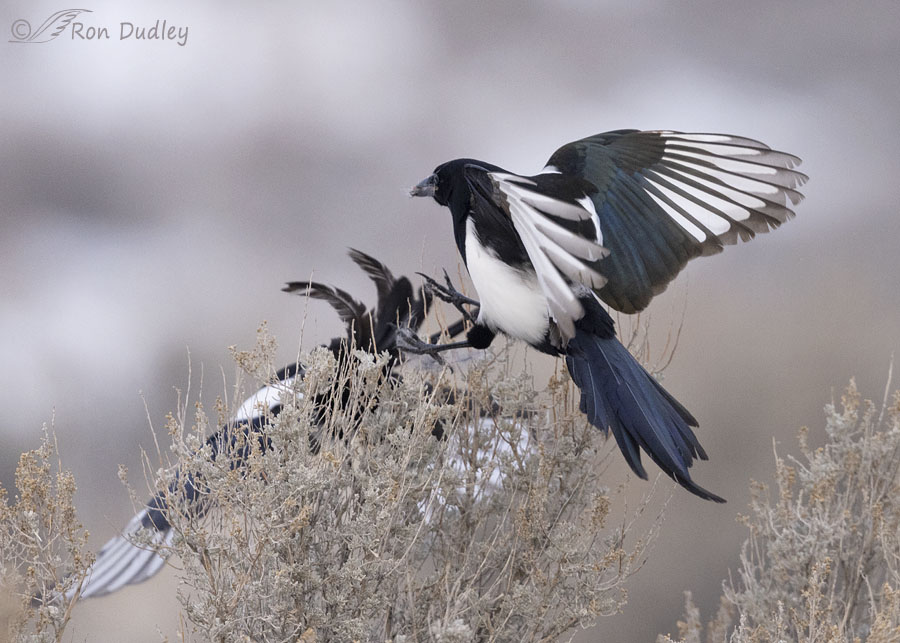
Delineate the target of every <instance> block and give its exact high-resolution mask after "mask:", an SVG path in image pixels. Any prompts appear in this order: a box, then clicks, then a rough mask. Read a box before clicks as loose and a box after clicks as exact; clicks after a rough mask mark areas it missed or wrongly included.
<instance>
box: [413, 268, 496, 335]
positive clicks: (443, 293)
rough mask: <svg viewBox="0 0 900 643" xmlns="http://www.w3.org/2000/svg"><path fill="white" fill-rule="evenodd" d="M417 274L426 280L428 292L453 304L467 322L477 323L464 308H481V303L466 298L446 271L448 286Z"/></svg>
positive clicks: (445, 279) (424, 275)
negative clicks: (454, 285)
mask: <svg viewBox="0 0 900 643" xmlns="http://www.w3.org/2000/svg"><path fill="white" fill-rule="evenodd" d="M417 274H418V275H419V276H420V277H422V278H423V279H424V280H425V288H426V290H428V292H430V293H431V294H432V295H434V296H435V297H437V298H438V299H441V300H442V301H446V302H447V303H448V304H452V305H453V307H454V308H456V310H458V311H459V312H460V314H461V315H462V316H463V318H464V319H465V320H466V321H468V322H471V323H473V324H474V323H475V318H474V317H473V316H472V314H471V313H470V312H469V311H468V310H466V309H465V308H464V307H463V306H476V307H480V306H481V302H480V301H478V300H476V299H472V298H471V297H466V296H465V295H464V294H462V293H461V292H459V291H458V290H457V289H456V288H454V287H453V282H452V281H450V275H448V274H447V271H446V270H444V281H445V282H446V284H447V285H446V286H442V285H441V284H439V283H438V282H437V281H435V280H434V279H432V278H431V277H429V276H428V275H426V274H423V273H421V272H420V273H417Z"/></svg>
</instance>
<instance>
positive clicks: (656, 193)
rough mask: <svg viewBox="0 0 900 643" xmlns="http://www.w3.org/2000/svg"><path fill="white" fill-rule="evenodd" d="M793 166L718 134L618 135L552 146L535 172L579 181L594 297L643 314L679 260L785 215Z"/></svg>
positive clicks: (793, 184) (747, 235)
mask: <svg viewBox="0 0 900 643" xmlns="http://www.w3.org/2000/svg"><path fill="white" fill-rule="evenodd" d="M799 163H800V159H799V158H797V157H796V156H792V155H790V154H785V153H783V152H777V151H774V150H772V149H770V148H769V147H768V146H767V145H765V144H763V143H760V142H759V141H754V140H751V139H748V138H742V137H739V136H730V135H727V134H685V133H681V132H669V131H649V132H641V131H637V130H618V131H614V132H606V133H604V134H598V135H596V136H591V137H588V138H585V139H581V140H579V141H575V142H573V143H569V144H568V145H564V146H563V147H561V148H559V149H558V150H557V151H556V152H554V153H553V155H552V156H551V157H550V160H549V161H548V162H547V167H546V168H545V169H544V172H548V173H553V172H558V173H561V174H563V175H568V176H576V177H580V178H582V179H584V180H586V181H588V182H590V183H592V184H593V185H594V186H595V187H596V191H595V192H594V193H593V194H591V200H592V201H593V204H594V207H595V209H596V212H597V218H598V220H599V226H600V228H601V230H602V239H603V245H604V246H605V247H606V248H608V249H609V251H610V255H609V257H607V258H606V259H604V260H603V262H602V263H601V265H600V271H601V272H602V274H603V275H604V276H605V277H606V278H607V280H608V282H607V284H606V286H605V287H604V288H603V289H602V290H601V291H600V292H599V293H598V294H599V295H600V297H601V298H602V299H603V301H605V302H606V303H607V304H609V305H610V306H612V307H613V308H615V309H616V310H620V311H622V312H626V313H631V312H636V311H639V310H642V309H643V308H644V307H646V306H647V304H648V303H649V302H650V299H651V298H652V297H653V296H654V295H656V294H658V293H660V292H662V291H663V290H664V289H665V287H666V285H667V284H668V283H669V282H670V281H671V280H672V279H673V278H674V277H675V275H677V274H678V273H679V272H680V271H681V269H682V268H684V266H685V264H686V263H687V262H688V260H690V259H692V258H694V257H697V256H701V255H708V254H713V253H716V252H720V251H721V250H722V246H723V244H733V243H736V242H737V239H738V238H740V239H741V240H742V241H747V240H749V239H751V238H753V236H754V235H755V234H756V233H758V232H767V231H769V230H770V229H773V228H777V227H778V226H779V225H781V224H782V223H784V222H785V221H786V220H787V219H789V218H791V217H792V216H793V215H794V213H793V211H792V210H791V207H792V206H794V205H796V204H797V203H799V202H800V200H801V199H802V198H803V195H802V194H800V192H798V191H797V188H798V187H799V186H801V185H802V184H803V183H804V182H805V181H806V178H807V177H806V175H804V174H802V173H800V172H798V171H796V170H794V169H793V168H794V167H795V166H797V165H798V164H799Z"/></svg>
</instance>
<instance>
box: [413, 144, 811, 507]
mask: <svg viewBox="0 0 900 643" xmlns="http://www.w3.org/2000/svg"><path fill="white" fill-rule="evenodd" d="M799 163H800V159H798V158H797V157H795V156H793V155H790V154H785V153H783V152H776V151H774V150H771V149H770V148H769V147H768V146H766V145H764V144H763V143H760V142H759V141H754V140H751V139H747V138H743V137H739V136H730V135H724V134H686V133H681V132H671V131H637V130H617V131H612V132H606V133H603V134H597V135H595V136H590V137H588V138H584V139H581V140H578V141H574V142H572V143H569V144H567V145H564V146H562V147H561V148H559V149H558V150H556V152H554V153H553V155H552V156H551V157H550V159H549V161H548V162H547V164H546V166H545V167H544V169H543V170H542V171H541V172H539V173H538V174H536V175H534V176H520V175H517V174H513V173H511V172H508V171H507V170H504V169H502V168H500V167H498V166H496V165H492V164H490V163H485V162H483V161H477V160H474V159H456V160H453V161H449V162H447V163H444V164H442V165H439V166H438V167H437V168H436V169H435V170H434V173H432V174H431V175H430V176H428V177H427V178H426V179H425V180H423V181H422V182H421V183H419V184H418V185H416V186H415V187H414V188H412V190H411V191H410V194H411V196H430V197H433V198H434V199H435V201H437V202H438V203H439V204H440V205H442V206H447V207H448V208H449V209H450V213H451V215H452V218H453V234H454V236H455V238H456V245H457V248H458V249H459V253H460V255H461V256H462V259H463V262H464V263H465V264H466V267H467V268H468V271H469V275H470V276H471V278H472V283H473V284H474V286H475V289H476V290H477V291H478V294H479V298H480V309H479V311H478V315H477V319H476V320H475V324H474V326H473V327H472V328H471V329H470V330H469V331H468V333H467V339H466V340H465V341H462V342H455V343H451V344H444V345H441V346H439V347H432V348H431V349H429V348H427V347H425V346H424V345H421V346H418V347H417V349H418V350H420V351H422V352H435V351H437V350H444V349H446V348H455V347H460V346H471V347H474V348H486V347H487V346H488V345H490V343H491V341H492V340H493V339H494V336H495V334H496V333H504V334H506V335H508V336H510V337H514V338H517V339H521V340H524V341H526V342H528V343H529V344H530V345H531V346H533V347H534V348H536V349H537V350H539V351H542V352H544V353H549V354H551V355H562V356H564V357H565V360H566V366H567V367H568V370H569V373H570V375H571V376H572V379H573V380H574V382H575V384H576V385H577V386H578V387H579V389H581V404H580V408H581V410H582V411H583V412H584V413H585V414H586V415H587V417H588V420H589V421H590V422H591V424H593V425H594V426H596V427H598V428H600V429H602V430H603V431H604V432H605V431H609V430H611V431H612V434H613V436H614V437H615V439H616V443H617V444H618V446H619V448H620V449H621V451H622V453H623V454H624V456H625V459H626V460H627V461H628V464H629V465H630V467H631V469H632V470H633V471H634V472H635V474H637V475H638V476H640V477H641V478H644V479H646V478H647V472H646V470H645V469H644V466H643V465H642V464H641V456H640V450H641V449H643V450H644V451H645V452H646V453H647V455H649V456H650V458H651V459H652V460H653V461H654V462H656V464H657V465H659V467H660V468H661V469H662V470H663V471H664V472H665V473H667V474H668V475H669V476H671V477H672V478H673V479H674V480H675V481H676V482H678V483H679V484H680V485H681V486H683V487H684V488H685V489H687V490H688V491H690V492H691V493H694V494H696V495H697V496H700V497H701V498H704V499H707V500H713V501H716V502H724V500H723V499H722V498H720V497H719V496H717V495H715V494H713V493H710V492H709V491H707V490H705V489H703V488H702V487H700V486H698V485H697V484H695V483H694V482H693V481H692V480H691V477H690V474H689V472H688V469H689V468H690V467H691V465H692V464H693V462H694V458H701V459H704V460H705V459H707V455H706V452H705V451H704V450H703V448H702V447H701V446H700V443H699V441H698V440H697V437H696V436H695V435H694V433H693V431H692V430H691V427H696V426H697V421H696V420H695V419H694V417H693V416H692V415H691V414H690V413H689V412H688V411H687V409H685V408H684V407H683V406H682V405H681V404H679V403H678V401H676V400H675V398H673V397H672V396H671V395H670V394H669V393H667V392H666V391H665V390H664V389H663V387H662V386H660V384H659V383H658V382H657V381H656V380H655V379H654V378H653V377H651V376H650V374H649V373H647V372H646V371H645V370H644V369H643V368H642V367H641V366H640V364H639V363H638V362H637V361H636V360H635V359H634V358H633V357H632V356H631V354H630V353H629V352H628V350H627V349H626V348H625V347H624V346H623V345H622V344H621V343H620V342H619V341H618V339H617V338H616V333H615V327H614V323H613V320H612V318H611V317H610V315H609V313H608V312H607V311H606V309H605V308H604V307H603V306H602V305H601V303H600V302H601V301H602V302H603V303H605V304H607V305H608V306H610V307H611V308H613V309H615V310H617V311H621V312H624V313H634V312H638V311H640V310H643V309H644V308H645V307H646V306H647V304H649V303H650V300H651V299H652V298H653V296H654V295H657V294H659V293H660V292H662V291H663V290H664V289H665V288H666V286H667V284H668V283H669V282H670V281H671V280H672V279H673V278H674V277H675V276H676V275H677V274H678V273H679V272H680V271H681V269H682V268H684V266H685V264H686V263H687V262H688V260H690V259H692V258H694V257H699V256H704V255H710V254H714V253H716V252H720V251H721V250H722V247H723V245H724V244H733V243H735V242H736V241H737V239H738V238H740V239H741V240H743V241H746V240H749V239H751V238H752V237H753V236H754V235H755V234H756V233H758V232H767V231H768V230H770V229H773V228H777V227H778V226H779V225H781V224H782V223H784V222H785V221H786V220H787V219H789V218H790V217H792V216H793V215H794V213H793V211H792V210H791V209H790V208H791V207H792V206H793V205H796V204H797V203H799V202H800V200H801V199H802V198H803V195H801V194H800V192H798V191H797V187H799V186H800V185H802V184H803V183H804V181H805V180H806V178H807V177H806V176H805V175H803V174H801V173H800V172H798V171H796V170H794V169H793V168H794V167H795V166H796V165H798V164H799ZM446 294H448V293H445V295H446ZM456 295H457V301H458V300H459V299H458V293H456ZM408 348H410V349H413V348H414V347H413V346H412V345H410V346H409V347H408Z"/></svg>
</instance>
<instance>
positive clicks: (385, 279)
mask: <svg viewBox="0 0 900 643" xmlns="http://www.w3.org/2000/svg"><path fill="white" fill-rule="evenodd" d="M348 254H349V255H350V258H351V259H352V260H353V262H354V263H355V264H356V265H357V266H359V267H360V268H362V269H363V270H364V271H365V273H366V274H367V275H369V278H370V279H371V280H372V281H374V282H375V288H376V290H377V291H378V302H379V304H380V303H381V302H382V301H383V300H384V299H386V298H387V297H388V294H389V293H390V292H391V290H392V289H393V288H394V284H396V283H397V280H396V279H395V278H394V275H393V274H392V273H391V271H390V270H389V269H388V267H387V266H385V265H384V264H383V263H381V262H380V261H378V259H376V258H375V257H373V256H371V255H367V254H366V253H365V252H362V251H361V250H357V249H356V248H350V251H349V253H348Z"/></svg>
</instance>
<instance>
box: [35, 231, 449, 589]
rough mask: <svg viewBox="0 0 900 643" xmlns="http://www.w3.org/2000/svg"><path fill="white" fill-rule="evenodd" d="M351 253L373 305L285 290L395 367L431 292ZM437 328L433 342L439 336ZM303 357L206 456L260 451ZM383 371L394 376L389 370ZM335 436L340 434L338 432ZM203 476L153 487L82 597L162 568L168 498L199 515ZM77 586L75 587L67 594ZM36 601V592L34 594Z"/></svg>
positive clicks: (341, 295) (238, 463) (237, 456)
mask: <svg viewBox="0 0 900 643" xmlns="http://www.w3.org/2000/svg"><path fill="white" fill-rule="evenodd" d="M350 257H351V259H353V261H354V262H355V263H356V264H357V265H358V266H360V268H362V269H363V270H364V271H365V272H366V273H367V274H368V275H369V277H370V278H371V279H372V281H373V282H374V283H375V287H376V289H377V293H378V300H377V304H376V306H375V308H374V310H371V311H370V310H369V309H367V308H366V306H365V305H364V304H362V303H361V302H359V301H358V300H356V299H355V298H354V297H352V296H351V295H350V294H348V293H347V292H346V291H344V290H341V289H340V288H335V287H332V286H327V285H324V284H321V283H317V282H314V281H294V282H290V283H288V284H287V285H286V286H285V287H284V288H283V290H284V291H285V292H290V293H297V294H300V295H306V294H308V295H309V296H310V297H312V298H314V299H322V300H325V301H327V302H328V303H329V304H331V306H332V307H333V308H334V309H335V310H336V311H337V312H338V314H339V316H340V317H341V319H342V321H343V322H344V324H345V326H346V329H347V334H346V336H345V337H336V338H335V339H333V340H331V342H330V343H329V344H328V348H329V349H330V350H331V351H332V352H333V353H334V355H335V357H337V358H338V360H343V359H347V358H348V357H349V352H348V348H349V347H354V348H360V349H363V350H367V351H370V352H375V351H379V352H387V353H388V354H389V355H390V359H389V362H388V369H390V368H391V367H393V366H394V365H395V364H396V362H397V360H398V359H399V357H400V351H399V349H398V347H397V342H396V336H397V331H398V329H400V328H410V329H413V330H415V329H418V328H419V327H420V326H421V325H422V323H423V322H424V320H425V316H426V313H427V307H428V305H429V303H430V295H429V294H428V292H423V293H422V294H421V296H417V295H416V293H415V292H414V289H413V286H412V283H411V282H410V281H409V279H407V278H406V277H399V278H396V277H394V275H393V274H392V273H391V271H390V270H389V269H388V268H387V267H386V266H385V265H384V264H383V263H381V262H380V261H378V260H377V259H374V258H373V257H371V256H369V255H367V254H365V253H363V252H360V251H358V250H353V249H351V250H350ZM463 328H464V326H463V324H462V322H458V323H456V324H453V325H452V326H450V327H449V328H448V329H447V330H446V332H447V333H448V334H449V335H450V336H455V335H457V334H459V333H460V332H462V330H463ZM439 336H440V334H436V335H435V336H434V337H433V338H432V341H437V339H438V337H439ZM303 375H304V368H303V365H302V364H299V363H295V364H291V365H289V366H286V367H285V368H283V369H281V370H280V371H278V373H277V374H276V376H275V380H274V381H273V383H272V384H269V385H268V386H264V387H263V388H261V389H260V390H259V391H257V392H256V393H255V394H254V395H252V396H251V397H250V398H248V399H247V400H246V401H245V402H244V403H243V404H242V405H241V406H240V408H239V409H238V410H237V412H236V413H235V414H234V416H233V417H232V420H231V422H230V423H229V424H227V425H225V426H223V427H221V428H220V429H219V430H218V431H216V432H215V433H213V434H212V435H210V436H209V438H207V440H206V445H207V448H208V449H209V454H210V457H211V458H215V457H216V455H217V454H218V453H219V452H221V451H226V450H227V451H228V452H229V453H230V454H231V456H232V458H233V459H232V461H231V462H230V463H229V466H231V467H232V468H233V469H240V468H242V467H243V466H244V463H245V461H246V458H247V457H249V455H250V453H251V450H252V444H254V441H255V443H257V444H259V445H260V447H261V448H262V449H263V450H265V449H266V448H268V446H269V443H268V439H267V438H266V435H265V430H266V426H267V424H268V423H269V422H270V421H271V420H272V418H274V417H275V416H276V415H278V413H279V412H280V411H281V408H282V403H283V397H282V396H283V395H285V394H289V393H290V391H291V383H292V382H293V381H294V380H295V378H298V377H301V378H302V377H303ZM386 375H387V376H392V374H391V373H390V372H388V373H386ZM345 395H346V391H345V390H341V389H339V388H333V389H332V390H328V391H326V393H324V394H321V399H319V398H317V399H316V405H317V408H322V409H324V408H330V407H332V406H333V404H334V400H335V396H340V397H341V398H342V401H345V400H343V396H345ZM441 431H442V429H441V427H439V426H436V427H435V431H434V432H435V435H436V437H441V435H440V432H441ZM336 437H337V438H338V439H340V438H341V437H343V436H341V435H339V436H336ZM319 439H320V438H317V437H311V442H312V443H311V444H310V448H311V449H312V450H314V451H315V450H317V449H318V446H319V445H318V440H319ZM203 486H204V485H203V481H202V480H198V479H196V478H195V477H194V476H191V475H183V476H182V475H178V476H177V479H176V482H174V483H173V484H172V485H171V486H170V488H169V489H168V492H166V493H158V494H157V495H156V496H154V497H153V498H152V499H151V500H150V501H149V502H148V503H147V506H146V507H145V508H144V509H143V510H142V511H140V512H139V513H138V514H137V515H135V516H134V517H133V518H132V519H131V521H130V522H129V523H128V525H127V526H126V527H125V529H124V530H123V533H122V534H121V535H119V536H116V537H114V538H112V539H111V540H109V541H108V542H107V543H106V544H105V545H104V546H103V548H102V549H101V550H100V553H99V554H98V556H97V560H96V561H95V562H94V564H93V566H92V567H91V569H90V572H89V576H88V577H87V580H86V581H85V582H84V584H83V585H82V587H81V592H80V596H81V597H90V596H103V595H104V594H108V593H110V592H114V591H116V590H117V589H120V588H121V587H124V586H126V585H131V584H135V583H140V582H143V581H145V580H147V579H149V578H151V577H152V576H154V575H155V574H156V573H157V572H159V571H160V570H161V569H162V567H163V565H164V563H165V561H164V559H163V558H162V557H161V556H160V555H159V554H158V553H157V549H158V548H161V547H165V546H167V545H170V544H171V542H172V538H173V537H174V532H173V530H172V526H171V524H170V523H169V521H168V519H167V517H166V515H167V510H168V505H167V502H168V501H167V498H168V497H170V496H171V495H175V496H180V497H181V499H182V500H184V501H186V503H187V507H188V508H189V510H190V511H192V512H193V513H194V514H195V515H196V516H197V517H201V516H202V515H204V513H205V512H206V511H208V509H209V505H208V502H206V501H205V499H204V498H205V495H204V494H203ZM141 529H146V530H149V531H150V532H151V534H152V535H151V539H150V540H151V543H152V545H151V546H149V547H148V546H140V545H136V544H135V543H134V538H135V535H136V533H137V532H138V531H139V530H141ZM72 593H74V590H72V591H71V592H70V594H72ZM56 598H58V597H52V596H51V597H46V598H45V599H44V600H55V599H56ZM36 600H41V599H36Z"/></svg>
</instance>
